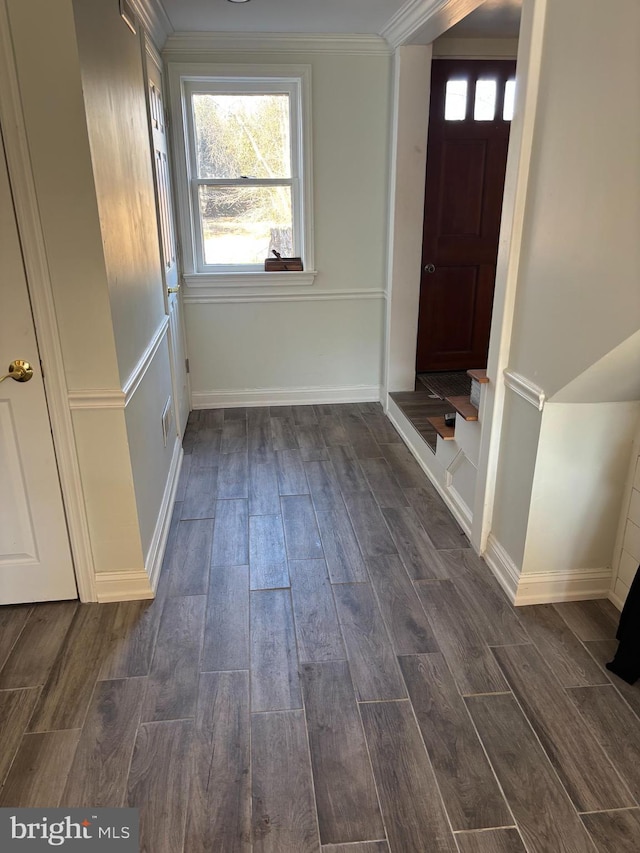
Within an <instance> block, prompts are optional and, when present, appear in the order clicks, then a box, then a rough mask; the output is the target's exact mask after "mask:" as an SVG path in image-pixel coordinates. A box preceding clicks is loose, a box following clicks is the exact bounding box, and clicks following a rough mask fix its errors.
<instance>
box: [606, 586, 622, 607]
mask: <svg viewBox="0 0 640 853" xmlns="http://www.w3.org/2000/svg"><path fill="white" fill-rule="evenodd" d="M608 598H609V601H610V602H611V603H612V604H613V606H614V607H615V608H616V610H622V608H623V607H624V603H625V601H626V599H625V598H621V597H620V596H619V595H617V593H616V592H614V590H612V589H610V590H609V596H608Z"/></svg>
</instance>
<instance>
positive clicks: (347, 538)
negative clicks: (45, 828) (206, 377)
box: [0, 404, 640, 853]
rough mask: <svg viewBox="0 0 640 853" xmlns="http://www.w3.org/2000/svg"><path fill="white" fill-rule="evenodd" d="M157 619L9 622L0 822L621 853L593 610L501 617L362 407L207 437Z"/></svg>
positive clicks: (202, 844) (619, 775) (607, 693)
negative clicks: (104, 821)
mask: <svg viewBox="0 0 640 853" xmlns="http://www.w3.org/2000/svg"><path fill="white" fill-rule="evenodd" d="M185 451H186V456H185V463H184V468H183V476H182V479H181V484H180V488H179V494H178V501H177V503H176V509H175V514H174V518H173V523H172V530H171V534H170V541H169V545H168V550H167V555H166V559H165V565H164V568H163V572H162V576H161V580H160V586H159V590H158V596H157V598H156V600H155V601H154V602H152V603H149V602H128V603H119V604H113V605H111V604H108V605H77V604H76V603H75V602H65V603H57V604H42V605H37V606H35V607H29V606H22V607H4V608H1V609H0V729H1V735H0V736H1V744H0V782H3V787H2V789H1V791H0V806H53V805H57V804H60V805H65V806H96V807H98V806H121V805H123V804H129V805H131V806H136V807H139V808H140V810H141V827H142V844H141V849H142V850H143V851H146V853H183V851H184V853H205V851H211V852H212V853H236V851H237V853H250V851H255V853H319V851H321V850H322V851H324V853H524V851H527V853H559V851H567V853H587V851H589V853H594V851H600V853H631V851H633V853H637V851H638V850H640V809H639V808H638V802H639V799H640V721H639V715H640V685H638V686H635V687H630V686H629V685H626V684H624V683H623V682H621V681H619V680H617V679H616V678H615V677H614V676H610V675H609V674H608V673H607V671H606V670H605V669H604V668H603V663H604V662H605V661H606V660H607V659H609V658H610V656H611V654H612V652H613V650H614V649H615V645H616V644H615V641H614V640H613V637H614V634H615V628H616V618H617V614H616V612H615V611H614V610H613V608H612V607H611V606H610V605H609V604H607V603H606V602H583V603H572V604H562V605H557V606H551V605H545V606H536V607H527V608H520V609H517V610H516V609H514V608H512V607H511V606H510V605H509V604H508V603H507V602H506V600H505V598H504V596H503V594H502V592H501V590H500V588H499V587H498V585H497V583H496V582H495V581H494V579H493V577H492V576H491V574H490V573H489V570H488V569H487V568H486V566H485V565H484V564H483V562H482V561H481V560H479V559H478V558H477V557H475V556H474V554H473V552H472V551H471V550H470V549H469V547H468V543H467V541H466V539H465V538H464V536H463V535H462V534H461V532H460V530H459V529H458V527H457V526H456V524H455V523H454V522H453V520H452V519H451V517H450V516H449V514H448V512H447V511H446V509H445V508H444V506H443V505H442V503H441V501H440V500H439V498H438V497H437V495H436V494H435V493H434V491H433V489H432V488H431V487H430V485H429V484H428V482H427V480H426V478H425V476H424V475H423V473H422V472H421V470H420V469H419V468H418V466H417V465H416V463H415V462H414V461H413V458H412V457H411V456H410V455H409V453H408V451H407V450H406V449H405V447H404V445H403V444H402V442H401V441H400V440H399V438H398V436H397V434H396V433H395V431H394V430H393V428H392V427H391V425H390V423H389V422H388V421H387V420H386V419H385V418H384V416H383V415H382V412H381V410H380V408H379V407H378V406H375V405H372V404H361V405H355V404H354V405H342V406H316V407H310V406H309V407H293V408H286V407H282V408H276V409H272V410H268V409H248V410H244V409H232V410H226V411H208V412H200V413H197V414H196V415H195V416H193V417H192V419H191V422H190V426H189V429H188V433H187V435H186V437H185Z"/></svg>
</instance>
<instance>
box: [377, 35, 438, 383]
mask: <svg viewBox="0 0 640 853" xmlns="http://www.w3.org/2000/svg"><path fill="white" fill-rule="evenodd" d="M393 70H394V75H393V138H392V147H391V158H390V170H391V186H390V193H389V195H390V205H389V237H388V239H389V261H388V284H387V287H388V293H389V310H388V317H387V344H386V359H387V363H386V371H385V373H386V375H385V385H386V389H385V390H386V391H413V389H414V386H415V381H416V346H417V338H418V310H419V306H420V278H421V270H420V264H421V260H422V223H423V219H424V184H425V173H426V164H427V131H428V125H429V91H430V84H431V45H408V46H406V47H400V48H398V50H397V51H396V52H395V55H394V63H393Z"/></svg>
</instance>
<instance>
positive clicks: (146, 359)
mask: <svg viewBox="0 0 640 853" xmlns="http://www.w3.org/2000/svg"><path fill="white" fill-rule="evenodd" d="M168 331H169V316H168V314H165V315H164V317H163V318H162V320H161V321H160V325H159V326H158V328H157V329H156V331H155V332H154V334H153V337H152V338H151V340H150V341H149V343H148V345H147V347H146V348H145V350H144V352H143V353H142V355H141V356H140V359H139V360H138V363H137V364H136V366H135V367H134V368H133V370H132V371H131V373H130V375H129V377H128V379H127V381H126V382H125V383H124V385H123V388H122V390H121V389H120V388H90V389H88V390H82V391H69V393H68V400H69V408H70V409H125V408H126V407H127V405H128V404H129V403H130V402H131V399H132V397H133V395H134V394H135V393H136V391H137V390H138V388H139V387H140V383H141V382H142V380H143V379H144V377H145V375H146V373H147V370H148V369H149V367H150V366H151V363H152V362H153V359H154V358H155V357H156V353H157V352H158V350H159V349H160V346H161V344H162V342H163V341H164V340H165V338H166V337H167V332H168Z"/></svg>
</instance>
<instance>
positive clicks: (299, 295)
mask: <svg viewBox="0 0 640 853" xmlns="http://www.w3.org/2000/svg"><path fill="white" fill-rule="evenodd" d="M385 297H386V293H385V291H384V290H382V289H371V290H364V289H363V290H318V289H316V288H313V289H310V290H301V291H297V292H296V291H289V290H287V289H283V290H274V291H271V290H269V291H266V290H253V291H247V290H241V291H234V289H233V288H228V289H226V290H224V291H223V292H220V289H219V288H216V287H214V288H204V287H199V288H193V290H190V289H187V292H186V293H185V294H184V296H183V301H184V302H185V303H186V304H190V303H193V302H200V303H207V302H333V301H340V300H345V299H346V300H359V299H385Z"/></svg>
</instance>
